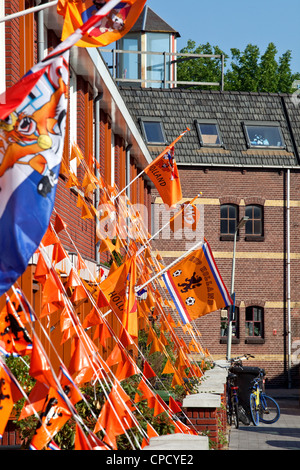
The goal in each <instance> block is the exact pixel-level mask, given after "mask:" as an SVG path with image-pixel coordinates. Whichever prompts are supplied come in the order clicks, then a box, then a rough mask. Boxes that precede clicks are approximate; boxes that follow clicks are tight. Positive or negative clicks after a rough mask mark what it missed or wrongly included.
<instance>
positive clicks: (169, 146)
mask: <svg viewBox="0 0 300 470" xmlns="http://www.w3.org/2000/svg"><path fill="white" fill-rule="evenodd" d="M189 130H190V129H189V128H188V127H187V128H186V130H185V131H183V132H182V133H181V134H180V135H179V136H178V137H177V138H176V139H175V140H173V142H172V143H171V144H170V145H168V146H167V147H166V148H165V149H164V151H163V152H161V153H160V154H159V155H158V156H157V157H156V158H155V159H154V160H153V162H151V163H149V165H147V167H146V168H149V167H150V166H152V165H154V164H155V163H156V162H157V161H158V160H159V159H160V158H161V157H163V156H164V155H165V154H166V153H167V152H168V151H169V150H170V149H171V148H172V147H174V145H175V144H176V142H178V140H179V139H181V137H183V136H184V134H185V133H186V132H187V131H189ZM143 173H145V170H143V171H141V172H140V173H139V174H138V175H137V176H136V177H135V178H133V180H132V181H130V182H129V183H128V184H127V185H126V186H125V188H123V189H122V190H121V191H120V192H119V193H118V194H117V195H116V196H114V197H113V198H112V201H113V202H114V201H115V199H117V198H118V197H119V196H120V194H122V193H123V192H124V191H125V190H126V189H127V188H129V186H130V185H131V184H132V183H133V182H134V181H135V180H137V179H138V178H139V177H140V176H141V175H142V174H143Z"/></svg>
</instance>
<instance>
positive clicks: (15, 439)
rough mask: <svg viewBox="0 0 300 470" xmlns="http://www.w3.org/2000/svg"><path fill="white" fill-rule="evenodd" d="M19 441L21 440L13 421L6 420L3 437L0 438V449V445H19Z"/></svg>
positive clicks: (12, 446)
mask: <svg viewBox="0 0 300 470" xmlns="http://www.w3.org/2000/svg"><path fill="white" fill-rule="evenodd" d="M21 443H22V441H21V438H20V436H19V433H18V431H17V430H16V425H15V423H14V422H13V421H12V420H8V422H7V425H6V428H5V431H4V433H3V437H2V439H0V450H1V447H2V448H3V447H8V446H9V447H10V448H14V447H20V446H21Z"/></svg>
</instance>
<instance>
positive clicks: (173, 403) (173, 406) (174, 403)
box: [169, 395, 182, 413]
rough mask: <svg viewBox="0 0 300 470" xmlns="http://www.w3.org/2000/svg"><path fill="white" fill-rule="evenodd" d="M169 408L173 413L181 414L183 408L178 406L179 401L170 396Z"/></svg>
mask: <svg viewBox="0 0 300 470" xmlns="http://www.w3.org/2000/svg"><path fill="white" fill-rule="evenodd" d="M169 408H170V410H171V411H173V413H181V411H182V410H181V406H179V405H178V403H177V401H176V400H174V398H173V397H172V396H171V395H170V397H169Z"/></svg>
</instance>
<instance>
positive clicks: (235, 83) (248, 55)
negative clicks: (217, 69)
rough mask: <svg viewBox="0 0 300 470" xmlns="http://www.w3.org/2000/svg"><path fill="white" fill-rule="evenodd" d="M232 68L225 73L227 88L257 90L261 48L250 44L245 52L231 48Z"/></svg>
mask: <svg viewBox="0 0 300 470" xmlns="http://www.w3.org/2000/svg"><path fill="white" fill-rule="evenodd" d="M231 54H232V62H231V69H229V70H228V71H227V72H226V74H225V89H226V90H239V91H257V90H258V76H259V54H260V52H259V48H258V47H257V46H254V45H252V44H248V46H247V47H246V49H245V50H244V52H241V51H240V50H239V49H236V48H233V49H231Z"/></svg>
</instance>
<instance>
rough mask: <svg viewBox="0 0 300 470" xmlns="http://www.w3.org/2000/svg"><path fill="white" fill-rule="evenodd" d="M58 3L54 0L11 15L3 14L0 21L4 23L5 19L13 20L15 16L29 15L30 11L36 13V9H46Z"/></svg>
mask: <svg viewBox="0 0 300 470" xmlns="http://www.w3.org/2000/svg"><path fill="white" fill-rule="evenodd" d="M57 3H58V0H54V1H53V2H49V3H42V4H41V5H38V6H36V7H32V8H27V9H26V10H22V11H18V12H16V13H12V14H11V15H7V16H3V18H0V23H3V22H4V21H9V20H13V19H14V18H19V16H25V15H29V13H35V12H36V11H40V10H45V9H46V8H49V7H53V6H54V5H56V4H57Z"/></svg>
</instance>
